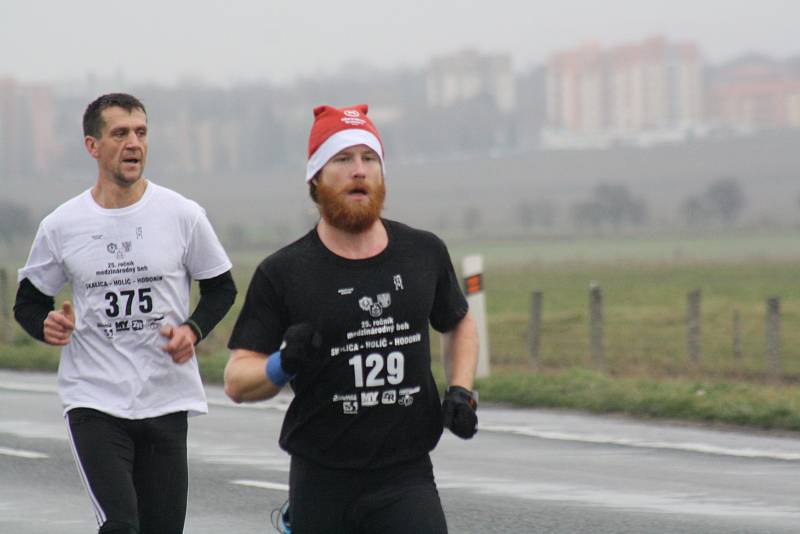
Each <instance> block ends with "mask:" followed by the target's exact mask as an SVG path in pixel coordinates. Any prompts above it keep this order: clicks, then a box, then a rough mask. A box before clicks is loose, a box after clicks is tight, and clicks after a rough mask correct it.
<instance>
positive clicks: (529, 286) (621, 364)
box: [0, 233, 800, 430]
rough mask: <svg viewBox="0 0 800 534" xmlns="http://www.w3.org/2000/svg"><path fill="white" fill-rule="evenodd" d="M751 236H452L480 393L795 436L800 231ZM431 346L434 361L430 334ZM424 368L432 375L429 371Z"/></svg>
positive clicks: (219, 335) (226, 328)
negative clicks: (480, 338) (600, 319)
mask: <svg viewBox="0 0 800 534" xmlns="http://www.w3.org/2000/svg"><path fill="white" fill-rule="evenodd" d="M762 237H764V239H759V238H758V236H744V237H741V236H740V237H736V236H729V237H725V236H722V237H720V236H716V237H714V236H712V237H707V238H693V237H689V238H685V239H683V240H682V239H680V238H676V237H670V238H660V240H659V239H649V240H646V239H643V238H636V239H618V240H610V239H605V240H588V239H587V240H584V241H581V242H572V246H570V245H569V243H564V242H561V241H558V242H555V241H531V242H521V241H516V242H505V243H502V242H491V243H482V244H481V243H478V244H475V243H472V244H469V245H467V244H462V243H460V242H456V243H454V244H451V252H452V254H453V257H454V260H455V263H456V265H457V266H458V264H459V259H460V258H461V257H462V256H463V255H465V254H468V253H474V252H480V253H483V254H484V255H485V258H486V265H487V268H486V271H485V274H484V286H485V289H486V302H487V308H488V317H489V339H490V353H491V364H492V370H493V373H492V377H491V378H488V379H484V380H480V381H479V382H478V387H479V388H480V390H481V397H482V398H483V399H485V400H496V401H504V402H512V403H517V404H522V405H536V406H551V407H569V408H578V409H585V410H592V411H601V412H602V411H613V412H624V413H631V414H635V415H639V416H647V417H671V418H679V419H687V420H700V421H717V422H726V423H735V424H746V425H752V426H759V427H765V428H783V429H791V430H800V393H798V389H797V387H796V384H797V383H798V382H800V328H798V324H799V322H800V284H798V274H800V272H799V271H800V268H798V266H797V261H796V260H797V259H798V258H797V257H798V256H800V246H798V245H800V239H799V238H798V237H796V236H794V235H793V234H791V233H787V234H784V235H777V236H762ZM676 250H680V251H682V252H680V253H676V252H675V251H676ZM637 251H638V254H637ZM261 256H263V254H262V255H259V254H257V253H249V254H242V255H239V256H235V257H234V260H235V263H236V265H237V267H236V268H235V270H234V277H235V278H236V282H237V285H238V287H239V290H240V292H239V296H238V298H237V302H236V304H235V305H234V309H233V310H232V311H231V312H230V313H229V314H228V315H227V316H226V318H225V319H224V320H223V322H222V323H221V324H220V325H219V327H218V328H217V329H216V330H215V331H214V332H213V333H212V335H211V336H210V337H209V338H208V339H206V340H205V341H204V342H203V343H202V344H201V345H200V346H199V347H198V348H199V350H198V357H199V361H200V364H201V369H202V372H203V374H204V377H205V379H206V380H209V381H220V380H221V377H222V370H223V368H224V365H225V362H226V360H227V350H226V349H225V343H226V341H227V337H228V334H229V332H230V330H231V328H232V326H233V322H234V321H235V319H236V316H237V314H238V310H239V308H240V306H241V302H242V300H243V298H244V293H245V290H246V288H247V285H248V282H249V279H250V276H251V274H252V271H253V269H254V267H255V265H256V263H257V261H258V260H259V259H260V257H261ZM591 282H596V283H597V284H599V286H600V287H601V288H602V291H603V299H604V309H603V314H604V338H605V343H604V348H605V367H604V369H603V370H602V372H599V371H598V370H595V369H593V368H592V365H591V361H590V357H589V324H588V319H589V311H588V310H589V306H588V302H589V300H588V298H589V297H588V290H589V284H590V283H591ZM12 286H14V287H15V284H12ZM694 289H699V290H700V291H701V292H702V308H701V310H702V312H701V332H702V337H701V340H702V355H701V358H700V362H699V365H697V366H692V365H690V364H689V361H688V357H687V350H686V295H687V293H688V292H689V291H691V290H694ZM534 290H538V291H542V292H543V295H544V297H543V313H542V337H541V345H540V360H539V366H538V367H537V368H536V369H535V370H534V369H533V368H532V366H531V362H530V360H529V358H528V352H527V345H528V321H529V313H530V299H531V292H532V291H534ZM772 296H778V297H780V298H781V320H782V323H781V335H782V352H781V356H782V361H781V363H782V371H783V375H782V376H783V378H782V380H781V381H780V382H774V381H768V380H766V377H767V374H768V373H767V371H768V368H767V365H766V358H765V354H766V341H765V320H766V304H765V301H766V299H767V298H768V297H772ZM8 298H10V296H9V297H8ZM734 311H737V312H738V313H739V315H740V324H741V346H742V351H741V358H739V359H737V358H736V357H734V351H733V331H732V323H733V314H734ZM6 336H7V339H8V340H9V342H7V343H5V344H3V345H0V367H14V368H29V369H55V368H56V366H57V360H58V351H57V350H56V349H53V348H51V347H47V346H45V345H43V344H41V343H38V342H33V341H31V340H30V339H29V338H28V337H27V336H26V335H25V334H24V333H23V332H22V331H21V329H19V327H18V326H16V325H10V326H6ZM432 350H433V353H434V360H435V361H438V353H439V346H438V342H436V340H434V343H433V346H432ZM435 367H437V368H438V367H440V366H438V365H436V366H435ZM436 374H437V376H439V377H441V373H440V372H439V371H438V369H437V370H436Z"/></svg>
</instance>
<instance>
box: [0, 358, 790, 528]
mask: <svg viewBox="0 0 800 534" xmlns="http://www.w3.org/2000/svg"><path fill="white" fill-rule="evenodd" d="M55 382H56V381H55V377H54V376H53V375H49V374H32V373H14V372H6V371H0V533H8V534H12V533H13V534H34V533H36V534H39V533H43V532H47V533H50V532H53V533H59V534H78V533H80V534H86V533H89V532H95V531H96V528H97V527H96V523H95V521H94V517H93V515H92V512H91V508H90V506H89V502H88V498H87V496H86V494H85V492H84V489H83V487H82V486H81V483H80V480H79V478H78V475H77V471H76V469H75V466H74V464H73V460H72V456H71V453H70V451H69V445H68V442H67V440H66V430H65V426H64V421H63V418H62V415H61V408H60V402H59V400H58V397H57V394H56V386H55ZM207 390H208V395H209V401H210V404H211V406H210V408H211V409H210V413H209V414H208V415H205V416H201V417H196V418H192V419H191V420H190V423H189V461H190V467H189V469H190V495H189V511H188V518H187V526H186V533H187V534H212V533H213V534H219V533H224V534H249V533H253V534H255V533H261V534H263V533H267V532H274V530H273V529H272V528H271V527H270V525H269V516H270V512H271V511H272V510H273V509H275V508H278V507H279V506H280V505H281V504H282V503H283V501H284V500H285V499H286V493H287V491H286V490H287V488H286V484H287V479H288V465H289V462H288V457H287V455H286V454H285V453H283V452H282V451H281V450H280V449H279V448H278V446H277V443H276V441H277V435H278V430H279V428H280V423H281V420H282V417H283V411H284V410H285V406H286V404H287V403H288V401H289V397H288V395H287V396H280V397H279V398H277V399H274V400H272V401H269V402H265V403H260V404H258V405H254V406H250V407H245V406H236V405H234V404H232V403H230V402H229V401H227V399H226V398H225V397H224V395H223V393H222V391H221V389H220V388H219V387H215V386H211V387H208V388H207ZM480 421H481V423H480V425H481V427H480V428H481V430H480V432H479V433H478V435H477V436H476V438H475V439H473V440H471V441H468V442H464V441H461V440H459V439H458V438H455V437H453V436H451V435H449V434H448V433H446V434H445V436H444V437H443V439H442V441H441V443H440V444H439V447H438V448H437V450H436V452H435V453H434V455H433V457H434V465H435V469H436V477H437V481H438V484H439V488H440V493H441V496H442V501H443V504H444V507H445V513H446V514H447V518H448V524H449V526H450V532H452V533H461V532H464V533H504V534H507V533H569V534H572V533H587V534H588V533H591V534H602V533H609V534H611V533H614V534H628V533H670V534H672V533H676V534H680V533H686V534H690V533H691V534H723V533H724V534H736V533H742V534H744V533H790V532H792V533H796V532H800V526H798V525H800V436H798V435H790V434H785V435H775V434H766V433H755V432H742V431H733V430H713V429H703V428H699V427H694V426H686V425H679V424H663V423H662V424H657V423H644V422H640V421H633V420H629V419H623V418H610V417H597V416H588V415H582V414H575V413H570V412H558V411H543V410H514V409H508V408H503V407H498V406H488V405H483V406H481V408H480Z"/></svg>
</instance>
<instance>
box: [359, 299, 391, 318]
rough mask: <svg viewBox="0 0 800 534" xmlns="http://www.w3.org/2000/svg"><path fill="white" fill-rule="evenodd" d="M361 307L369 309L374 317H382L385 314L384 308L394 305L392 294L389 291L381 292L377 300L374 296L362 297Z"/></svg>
mask: <svg viewBox="0 0 800 534" xmlns="http://www.w3.org/2000/svg"><path fill="white" fill-rule="evenodd" d="M358 305H359V307H360V308H361V309H362V310H364V311H368V312H369V314H370V315H371V316H372V317H380V316H381V315H382V314H383V309H384V308H388V307H389V306H391V305H392V295H391V294H389V293H381V294H380V295H378V296H377V297H375V300H372V297H366V296H364V297H361V298H360V299H358Z"/></svg>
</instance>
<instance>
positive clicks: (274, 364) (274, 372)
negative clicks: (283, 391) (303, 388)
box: [266, 350, 294, 387]
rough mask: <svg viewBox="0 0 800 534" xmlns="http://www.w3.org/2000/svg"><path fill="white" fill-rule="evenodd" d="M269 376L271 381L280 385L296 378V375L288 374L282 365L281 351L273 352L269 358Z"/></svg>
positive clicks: (267, 369) (267, 367)
mask: <svg viewBox="0 0 800 534" xmlns="http://www.w3.org/2000/svg"><path fill="white" fill-rule="evenodd" d="M266 371H267V378H269V381H270V382H272V383H273V384H275V385H276V386H278V387H282V386H284V385H286V383H287V382H288V381H289V380H291V379H292V378H294V376H290V375H287V374H286V373H285V372H284V370H283V367H281V351H279V350H278V351H275V352H273V353H272V354H271V355H270V357H269V358H267V366H266Z"/></svg>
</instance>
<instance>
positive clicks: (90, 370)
mask: <svg viewBox="0 0 800 534" xmlns="http://www.w3.org/2000/svg"><path fill="white" fill-rule="evenodd" d="M83 129H84V136H85V137H84V144H85V147H86V150H87V151H88V152H89V154H90V155H91V156H92V157H93V158H94V159H95V160H97V169H98V176H97V182H96V183H95V185H94V187H92V188H91V189H89V190H86V191H84V192H83V193H81V194H79V195H78V196H76V197H74V198H72V199H71V200H68V201H67V202H65V203H64V204H62V205H61V206H59V207H58V208H56V210H55V211H53V212H52V213H50V214H49V215H48V216H47V217H45V218H44V220H43V221H42V222H41V224H40V226H39V230H38V232H37V234H36V238H35V239H34V242H33V246H32V247H31V252H30V256H29V258H28V261H27V263H26V264H25V266H24V267H23V268H22V269H20V270H19V275H18V278H19V282H20V285H19V290H18V292H17V299H16V303H15V305H14V315H15V317H16V319H17V321H18V322H19V323H20V324H21V325H22V326H23V328H25V330H26V331H27V332H28V333H29V334H30V335H32V336H33V337H35V338H37V339H39V340H41V341H44V342H45V343H49V344H51V345H60V346H62V347H63V348H62V352H61V360H60V364H59V370H58V381H59V393H60V396H61V401H62V403H63V406H64V414H65V418H66V420H67V425H68V430H69V437H70V443H71V445H72V450H73V453H74V455H75V460H76V463H77V466H78V471H79V472H80V475H81V478H82V480H83V482H84V484H85V486H86V489H87V491H88V493H89V497H90V499H91V502H92V505H93V507H94V511H95V515H96V517H97V521H98V525H99V526H100V529H99V532H100V533H102V534H109V533H115V534H117V533H119V534H134V533H135V534H177V533H181V532H183V525H184V521H185V516H186V499H187V488H188V468H187V458H186V429H187V415H196V414H202V413H206V412H207V411H208V406H207V404H206V398H205V393H204V390H203V385H202V383H201V380H200V374H199V372H198V366H197V359H196V358H195V357H194V346H195V345H196V344H197V343H199V342H200V341H201V340H202V339H203V337H205V336H207V335H208V333H209V332H210V331H211V330H212V329H213V328H214V326H216V324H217V323H218V322H219V321H220V319H222V317H223V316H224V315H225V313H227V311H228V309H229V308H230V306H231V304H232V303H233V300H234V298H235V296H236V287H235V285H234V282H233V278H232V277H231V273H230V270H231V262H230V260H229V259H228V256H227V255H226V254H225V251H224V250H223V248H222V245H221V244H220V242H219V239H218V238H217V236H216V234H215V233H214V230H213V229H212V227H211V224H210V223H209V221H208V218H207V217H206V214H205V211H204V210H203V209H202V208H201V207H200V206H199V205H198V204H196V203H195V202H193V201H191V200H188V199H186V198H184V197H182V196H181V195H179V194H178V193H175V192H173V191H171V190H169V189H166V188H164V187H160V186H158V185H156V184H154V183H152V182H150V181H148V180H147V179H146V178H145V177H144V176H143V171H144V166H145V161H146V158H147V133H148V132H147V114H146V111H145V108H144V105H143V104H142V103H141V102H140V101H139V100H137V99H136V98H135V97H133V96H131V95H127V94H120V93H116V94H109V95H104V96H101V97H99V98H98V99H97V100H95V101H94V102H92V103H91V104H89V106H88V107H87V109H86V112H85V114H84V117H83ZM192 280H198V281H199V284H200V300H199V302H198V304H197V307H196V308H195V310H194V311H193V312H192V314H191V315H190V314H189V291H190V288H191V281H192ZM67 283H69V284H70V285H71V288H72V299H73V302H74V304H73V303H71V302H70V301H65V302H64V303H63V304H62V306H61V308H60V309H58V310H55V309H54V308H55V300H54V297H55V296H56V295H57V294H58V292H59V291H60V290H61V288H62V287H63V286H64V285H65V284H67Z"/></svg>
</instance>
